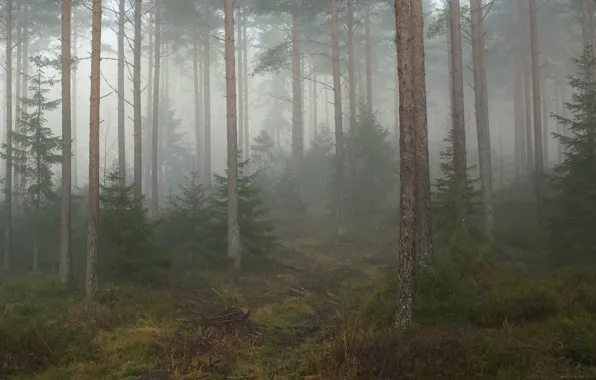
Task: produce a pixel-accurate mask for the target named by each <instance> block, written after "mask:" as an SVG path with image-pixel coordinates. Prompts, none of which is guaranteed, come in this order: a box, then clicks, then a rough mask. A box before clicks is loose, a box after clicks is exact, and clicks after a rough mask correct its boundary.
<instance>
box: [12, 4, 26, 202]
mask: <svg viewBox="0 0 596 380" xmlns="http://www.w3.org/2000/svg"><path fill="white" fill-rule="evenodd" d="M22 2H23V0H17V3H16V4H15V5H16V12H15V13H16V14H15V25H14V26H15V27H16V29H17V35H16V38H17V43H16V45H17V52H16V53H17V67H16V75H15V81H16V86H15V87H16V89H15V103H16V107H15V109H16V115H15V120H14V127H13V128H14V130H15V131H16V132H19V130H20V127H21V122H20V118H21V115H20V112H19V110H20V109H21V103H22V99H23V96H22V95H21V89H22V87H21V78H22V67H21V66H22V64H23V43H22V42H23V29H22V26H23V19H22V9H23V4H22ZM15 153H16V154H15V156H14V157H13V161H14V163H13V170H14V203H15V204H16V205H17V207H19V206H20V205H21V189H23V188H24V186H22V187H21V186H20V185H21V184H23V185H24V183H22V182H24V181H23V179H22V178H21V170H20V166H21V165H19V163H20V161H22V160H23V159H24V157H22V155H20V154H18V151H17V152H15Z"/></svg>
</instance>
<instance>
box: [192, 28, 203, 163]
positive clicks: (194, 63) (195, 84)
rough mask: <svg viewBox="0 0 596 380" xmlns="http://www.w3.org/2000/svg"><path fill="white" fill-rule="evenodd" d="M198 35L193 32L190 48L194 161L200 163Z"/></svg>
mask: <svg viewBox="0 0 596 380" xmlns="http://www.w3.org/2000/svg"><path fill="white" fill-rule="evenodd" d="M198 42H199V35H198V33H196V34H195V38H193V42H192V45H193V48H192V74H193V81H192V83H193V91H194V96H195V102H194V106H195V107H194V108H195V109H194V111H195V149H196V162H197V165H200V163H201V162H202V156H203V152H202V150H203V145H202V144H203V142H202V141H201V140H202V133H201V95H200V91H199V74H200V73H199V45H198Z"/></svg>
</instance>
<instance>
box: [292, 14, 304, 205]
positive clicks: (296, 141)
mask: <svg viewBox="0 0 596 380" xmlns="http://www.w3.org/2000/svg"><path fill="white" fill-rule="evenodd" d="M301 54H302V53H301V43H300V16H299V15H293V16H292V161H293V164H294V171H295V174H296V175H297V176H298V178H301V176H300V171H301V167H302V156H303V154H304V148H303V144H304V138H303V135H302V134H303V130H304V129H303V122H302V78H301V76H300V71H301V62H302V57H301ZM299 187H300V188H301V186H299ZM299 193H301V191H299Z"/></svg>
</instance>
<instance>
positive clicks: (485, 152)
mask: <svg viewBox="0 0 596 380" xmlns="http://www.w3.org/2000/svg"><path fill="white" fill-rule="evenodd" d="M470 10H471V16H472V52H473V53H472V58H473V66H474V70H473V71H474V95H475V110H476V135H477V139H478V161H479V167H480V185H481V187H482V209H483V215H484V232H485V234H486V236H487V237H488V238H489V239H490V240H492V234H493V227H494V219H493V206H492V168H491V166H492V165H491V146H490V127H489V118H488V86H487V82H486V62H485V58H486V52H485V47H484V30H483V27H482V20H483V19H484V15H483V11H482V1H481V0H470Z"/></svg>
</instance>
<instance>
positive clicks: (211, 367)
mask: <svg viewBox="0 0 596 380" xmlns="http://www.w3.org/2000/svg"><path fill="white" fill-rule="evenodd" d="M309 228H312V227H309ZM309 234H312V232H300V231H298V232H295V235H296V236H295V238H294V239H293V240H291V241H288V242H287V244H286V246H285V247H284V248H283V251H280V252H279V253H278V256H277V259H278V260H279V261H280V262H281V264H280V265H279V266H277V267H275V268H274V269H272V270H271V271H270V272H271V273H266V274H263V273H260V274H252V275H251V274H238V273H231V274H221V273H218V274H214V273H208V274H205V273H196V274H191V275H187V276H186V277H185V278H184V279H183V280H182V281H181V283H178V284H176V285H175V286H172V287H171V288H169V289H161V290H158V289H150V288H144V287H135V286H107V287H106V288H104V289H102V290H101V292H100V293H99V294H98V297H97V299H96V300H95V301H94V302H86V301H84V299H83V292H82V289H78V288H75V289H67V288H64V287H63V286H62V285H61V284H60V283H59V282H58V281H57V280H56V279H54V278H27V279H23V278H18V279H17V278H5V279H3V280H2V281H1V282H0V358H1V359H0V378H7V379H12V380H16V379H19V380H28V379H41V380H54V379H56V380H63V379H65V380H69V379H115V380H124V379H126V380H133V379H140V378H141V376H142V375H143V374H145V373H149V372H152V371H157V370H160V369H165V370H167V371H168V372H169V373H170V374H171V376H172V378H173V379H221V378H225V377H226V376H227V377H228V378H237V379H240V378H245V379H310V380H315V379H338V380H340V379H341V380H349V379H364V378H387V379H406V378H416V379H435V378H439V377H441V378H456V379H464V380H465V379H481V380H482V379H497V380H498V379H528V378H560V377H562V376H568V377H571V376H584V377H589V376H596V322H594V321H596V270H592V269H589V268H588V269H565V270H563V269H559V270H556V271H545V270H540V271H529V270H528V269H527V268H526V267H525V266H523V265H509V264H500V265H493V266H491V267H490V268H486V269H485V270H483V271H481V272H479V273H477V274H476V275H475V276H468V277H462V276H461V275H460V274H459V273H458V272H457V271H455V270H454V269H453V268H450V267H449V266H444V267H441V266H437V267H435V268H433V269H432V270H428V271H426V272H424V273H421V274H420V277H419V278H418V284H419V287H418V292H417V298H416V299H417V302H416V305H415V326H414V328H413V329H412V330H411V331H409V332H407V333H406V334H404V335H401V336H398V335H397V334H395V332H394V331H393V329H392V316H393V311H394V308H395V299H396V289H395V281H394V279H395V273H394V272H392V268H393V267H394V259H393V258H392V257H391V256H387V255H386V252H390V251H391V250H390V247H391V246H392V245H393V244H394V241H395V237H394V236H392V235H391V234H389V233H387V231H380V232H379V235H378V236H375V235H373V234H370V233H369V234H366V233H362V232H360V233H352V234H350V235H348V236H346V239H344V240H342V241H341V242H338V241H337V239H336V237H335V236H334V235H333V234H331V233H329V231H328V229H326V228H325V229H322V232H321V233H320V234H319V235H311V237H307V236H309ZM313 236H314V237H313ZM224 310H242V313H244V312H246V313H247V314H248V315H249V320H250V323H248V322H247V323H244V322H246V321H244V322H238V323H227V324H226V323H224V324H220V325H218V324H212V325H205V324H200V323H198V322H196V321H198V320H199V319H200V318H203V317H204V315H210V314H217V313H222V312H223V311H224ZM247 321H248V320H247Z"/></svg>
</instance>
